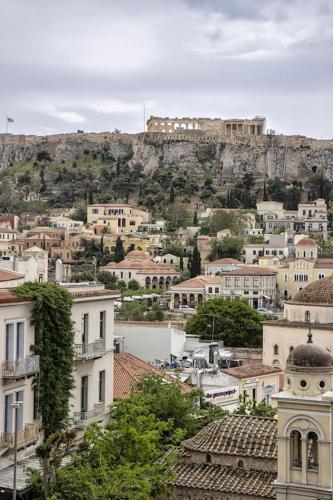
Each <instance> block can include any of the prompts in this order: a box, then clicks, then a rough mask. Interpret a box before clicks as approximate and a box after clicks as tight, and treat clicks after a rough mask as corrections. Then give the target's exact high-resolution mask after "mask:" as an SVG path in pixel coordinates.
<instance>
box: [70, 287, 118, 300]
mask: <svg viewBox="0 0 333 500" xmlns="http://www.w3.org/2000/svg"><path fill="white" fill-rule="evenodd" d="M67 290H68V292H70V294H71V295H72V297H73V299H80V298H85V297H105V296H107V297H114V298H115V299H116V298H117V297H121V293H120V291H119V290H108V289H105V290H78V291H75V290H71V289H70V288H67Z"/></svg>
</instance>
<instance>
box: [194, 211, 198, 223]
mask: <svg viewBox="0 0 333 500" xmlns="http://www.w3.org/2000/svg"><path fill="white" fill-rule="evenodd" d="M197 225H198V214H197V211H195V212H194V216H193V226H197Z"/></svg>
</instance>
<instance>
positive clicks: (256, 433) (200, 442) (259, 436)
mask: <svg viewBox="0 0 333 500" xmlns="http://www.w3.org/2000/svg"><path fill="white" fill-rule="evenodd" d="M276 428H277V421H276V420H275V419H273V418H265V417H252V416H249V415H231V416H227V417H224V418H223V419H222V420H216V421H215V422H212V423H210V424H208V425H207V426H206V427H205V428H204V429H202V430H201V431H200V432H199V433H198V434H196V435H195V436H194V437H193V438H191V439H187V440H186V441H184V442H183V445H184V447H185V449H187V450H193V451H200V452H203V453H216V454H220V455H222V454H223V455H238V456H240V457H241V456H243V457H246V456H247V457H249V456H252V457H256V458H271V459H277V439H276Z"/></svg>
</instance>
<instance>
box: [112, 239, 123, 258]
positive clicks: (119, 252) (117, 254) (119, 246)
mask: <svg viewBox="0 0 333 500" xmlns="http://www.w3.org/2000/svg"><path fill="white" fill-rule="evenodd" d="M124 258H125V250H124V246H123V241H122V239H121V238H120V236H118V238H117V240H116V248H115V251H114V260H115V262H121V261H122V260H124Z"/></svg>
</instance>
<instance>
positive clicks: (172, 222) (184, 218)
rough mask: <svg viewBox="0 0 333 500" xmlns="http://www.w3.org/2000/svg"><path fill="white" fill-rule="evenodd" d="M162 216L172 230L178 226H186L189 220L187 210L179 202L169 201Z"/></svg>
mask: <svg viewBox="0 0 333 500" xmlns="http://www.w3.org/2000/svg"><path fill="white" fill-rule="evenodd" d="M164 217H165V219H166V220H167V221H168V222H169V228H170V229H172V230H176V229H177V228H179V227H186V226H188V225H189V224H190V221H191V217H190V214H189V211H188V210H187V208H186V207H185V206H184V205H183V204H182V203H179V202H175V203H171V204H170V205H169V206H168V208H167V209H166V211H165V213H164Z"/></svg>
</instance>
